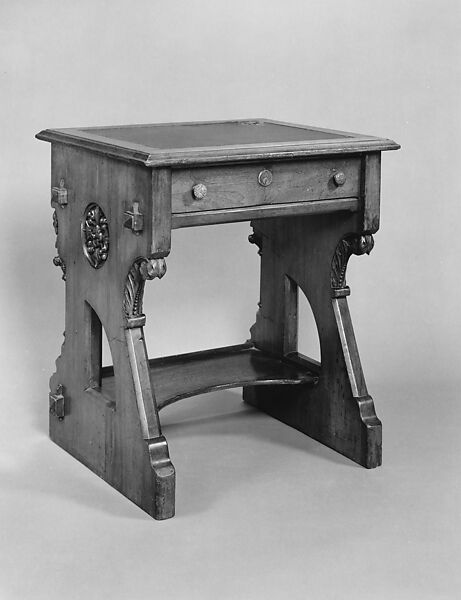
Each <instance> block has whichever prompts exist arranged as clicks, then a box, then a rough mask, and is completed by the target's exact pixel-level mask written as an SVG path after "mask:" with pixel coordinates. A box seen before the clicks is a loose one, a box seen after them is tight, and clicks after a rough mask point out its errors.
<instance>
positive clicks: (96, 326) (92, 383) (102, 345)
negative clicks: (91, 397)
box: [85, 302, 113, 389]
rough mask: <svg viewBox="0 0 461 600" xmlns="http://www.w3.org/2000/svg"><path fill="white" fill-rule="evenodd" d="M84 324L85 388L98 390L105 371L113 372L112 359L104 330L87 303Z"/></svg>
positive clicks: (96, 315)
mask: <svg viewBox="0 0 461 600" xmlns="http://www.w3.org/2000/svg"><path fill="white" fill-rule="evenodd" d="M85 324H86V332H85V339H86V345H87V348H86V357H87V361H86V371H87V373H86V380H87V382H88V385H87V387H88V388H93V389H100V388H101V384H102V377H103V376H104V375H105V374H106V371H107V372H109V371H112V372H113V367H112V365H113V359H112V352H111V350H110V345H109V341H108V339H107V335H106V332H105V329H104V327H103V325H102V323H101V320H100V318H99V316H98V314H97V313H96V311H95V310H94V308H93V307H92V306H91V305H90V304H89V303H88V302H85Z"/></svg>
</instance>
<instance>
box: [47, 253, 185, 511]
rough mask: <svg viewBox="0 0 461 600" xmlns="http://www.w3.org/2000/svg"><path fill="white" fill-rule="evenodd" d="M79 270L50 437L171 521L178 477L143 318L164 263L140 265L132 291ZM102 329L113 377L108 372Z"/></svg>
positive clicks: (70, 289)
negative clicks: (147, 288) (150, 282)
mask: <svg viewBox="0 0 461 600" xmlns="http://www.w3.org/2000/svg"><path fill="white" fill-rule="evenodd" d="M85 267H86V265H84V267H81V268H85ZM78 269H79V266H78V265H77V267H75V266H74V265H72V264H71V265H70V268H69V269H68V270H67V281H66V287H67V289H66V334H65V343H64V344H63V347H62V351H61V356H60V357H59V358H58V360H57V361H56V373H55V374H54V375H53V376H52V378H51V380H50V388H51V394H50V413H51V414H50V437H51V438H52V440H53V441H54V442H56V443H57V444H58V445H59V446H61V447H62V448H64V449H65V450H66V451H67V452H69V453H70V454H72V455H73V456H74V457H75V458H77V459H78V460H80V461H81V462H82V463H83V464H85V465H86V466H87V467H89V468H90V469H91V470H92V471H94V472H95V473H96V474H98V475H99V476H100V477H101V478H102V479H104V480H105V481H106V482H107V483H109V484H110V485H112V486H113V487H114V488H116V489H117V490H119V491H120V492H121V493H122V494H124V495H125V496H126V497H127V498H129V499H130V500H132V501H133V502H134V503H135V504H137V505H138V506H140V507H141V508H142V509H143V510H145V511H146V512H147V513H148V514H150V515H151V516H152V517H154V518H155V519H168V518H170V517H172V516H173V515H174V508H175V470H174V467H173V465H172V463H171V461H170V458H169V454H168V445H167V442H166V439H165V438H164V436H163V435H162V432H161V428H160V422H159V418H158V411H157V406H156V401H155V396H154V393H153V389H152V386H151V382H150V375H149V361H148V356H147V351H146V346H145V342H144V333H143V325H144V323H145V316H144V315H143V314H141V310H142V294H143V290H144V281H145V279H153V278H154V277H160V276H162V275H163V273H164V271H165V265H164V261H163V262H162V261H161V259H159V260H157V261H155V260H154V261H148V260H147V259H141V260H137V261H135V264H134V265H133V266H132V267H131V269H130V270H129V275H128V278H126V281H125V284H123V283H122V284H121V281H120V280H119V279H118V273H115V274H114V273H111V272H110V271H109V270H106V271H105V272H96V275H95V273H93V272H92V271H88V269H86V271H84V273H86V274H87V277H86V279H85V277H83V276H82V275H81V273H80V272H79V271H78ZM93 276H94V279H90V277H93ZM96 277H99V279H96ZM120 277H123V274H122V273H121V274H120ZM96 282H98V285H96ZM99 282H100V283H99ZM102 327H104V330H105V332H106V334H107V339H108V342H109V346H110V350H111V354H112V360H113V370H112V369H111V368H102V367H101V337H102ZM108 382H109V383H108Z"/></svg>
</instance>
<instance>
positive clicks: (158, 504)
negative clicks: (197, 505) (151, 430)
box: [146, 436, 176, 520]
mask: <svg viewBox="0 0 461 600" xmlns="http://www.w3.org/2000/svg"><path fill="white" fill-rule="evenodd" d="M146 441H147V444H148V448H149V457H150V464H151V467H152V474H153V484H152V488H153V504H152V507H151V510H150V511H149V514H151V515H152V516H153V517H154V519H158V520H163V519H170V518H171V517H174V507H175V487H176V473H175V470H174V467H173V464H172V463H171V461H170V455H169V453H168V444H167V441H166V439H165V438H164V437H163V436H160V437H158V438H156V439H155V440H146Z"/></svg>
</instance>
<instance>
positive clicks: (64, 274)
mask: <svg viewBox="0 0 461 600" xmlns="http://www.w3.org/2000/svg"><path fill="white" fill-rule="evenodd" d="M53 264H54V266H55V267H61V269H62V279H63V281H66V277H67V271H66V263H65V262H64V261H63V259H62V258H61V257H60V256H59V254H58V255H57V256H55V257H54V258H53Z"/></svg>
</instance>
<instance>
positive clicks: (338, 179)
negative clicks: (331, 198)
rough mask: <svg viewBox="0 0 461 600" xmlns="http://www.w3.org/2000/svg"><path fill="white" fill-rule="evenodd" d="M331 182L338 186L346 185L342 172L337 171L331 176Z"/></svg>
mask: <svg viewBox="0 0 461 600" xmlns="http://www.w3.org/2000/svg"><path fill="white" fill-rule="evenodd" d="M333 180H334V182H335V183H336V185H338V186H340V185H344V184H345V183H346V175H345V174H344V173H343V171H338V172H337V173H335V174H334V175H333Z"/></svg>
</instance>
